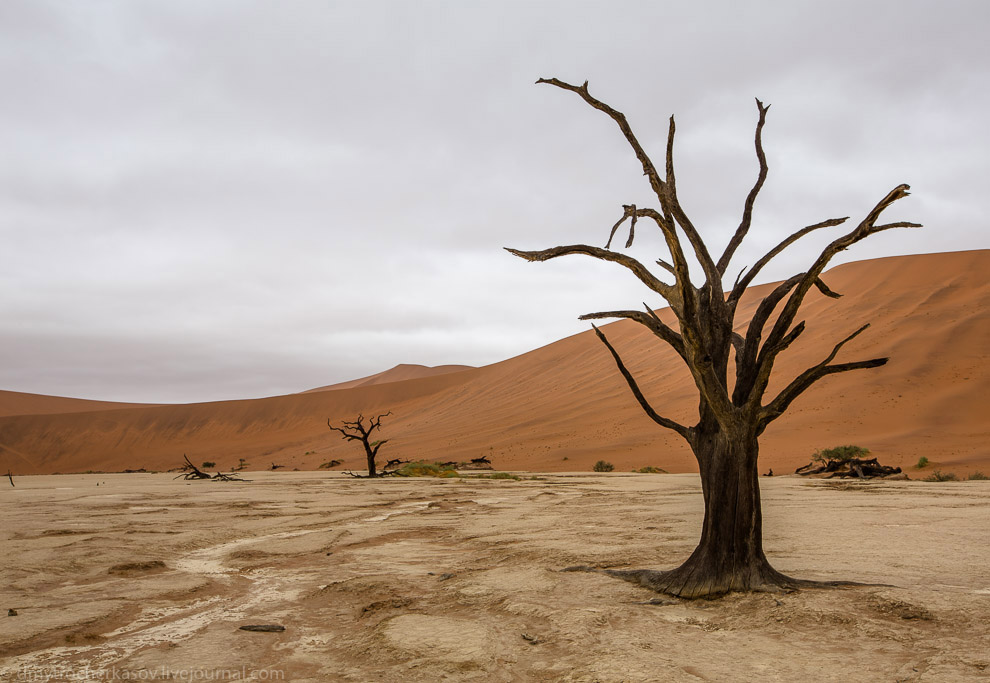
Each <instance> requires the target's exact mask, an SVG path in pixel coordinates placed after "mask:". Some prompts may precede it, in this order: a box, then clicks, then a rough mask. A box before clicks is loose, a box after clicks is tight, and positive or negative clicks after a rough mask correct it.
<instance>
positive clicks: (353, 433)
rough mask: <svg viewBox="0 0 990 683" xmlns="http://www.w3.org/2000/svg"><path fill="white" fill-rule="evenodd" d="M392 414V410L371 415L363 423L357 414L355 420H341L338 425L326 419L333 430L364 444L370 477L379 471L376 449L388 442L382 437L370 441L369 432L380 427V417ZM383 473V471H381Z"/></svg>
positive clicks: (362, 416) (349, 439) (361, 416)
mask: <svg viewBox="0 0 990 683" xmlns="http://www.w3.org/2000/svg"><path fill="white" fill-rule="evenodd" d="M391 414H392V411H391V410H390V411H388V412H387V413H384V414H382V415H379V416H378V417H372V418H370V419H369V420H368V424H367V425H366V424H365V423H364V415H363V414H361V415H358V417H357V419H356V420H352V421H350V422H348V421H346V420H345V421H343V422H342V423H341V426H340V427H334V426H333V425H332V424H330V420H327V426H328V427H330V429H332V430H333V431H335V432H340V435H341V436H342V437H343V438H344V439H346V440H348V441H360V442H361V445H362V446H364V454H365V456H366V457H367V458H368V476H369V477H371V478H374V477H377V476H379V473H378V472H377V471H376V468H375V458H376V457H377V456H378V450H379V449H380V448H381V447H382V446H384V445H385V444H386V443H388V439H382V440H380V441H372V440H371V434H372V433H373V432H374V431H375V430H376V429H381V427H382V418H383V417H388V416H389V415H391ZM382 474H384V473H382Z"/></svg>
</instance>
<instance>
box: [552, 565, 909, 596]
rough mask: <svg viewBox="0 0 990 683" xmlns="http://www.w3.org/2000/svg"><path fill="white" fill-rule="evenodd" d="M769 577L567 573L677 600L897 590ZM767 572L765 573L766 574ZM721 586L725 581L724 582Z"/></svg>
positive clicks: (776, 575)
mask: <svg viewBox="0 0 990 683" xmlns="http://www.w3.org/2000/svg"><path fill="white" fill-rule="evenodd" d="M768 569H769V570H770V572H771V573H770V574H769V575H765V576H764V577H763V580H761V581H751V582H749V583H748V585H737V584H736V585H734V582H729V583H728V585H727V586H725V587H721V586H720V585H718V584H716V582H714V581H711V580H708V581H695V582H692V581H691V580H690V574H689V576H688V578H687V579H685V577H684V572H683V566H682V567H678V568H677V569H672V570H668V571H657V570H654V569H604V568H599V567H590V566H588V565H576V566H573V567H565V568H564V569H561V570H560V571H563V572H587V573H593V574H603V575H605V576H611V577H612V578H616V579H621V580H622V581H628V582H629V583H632V584H635V585H637V586H641V587H643V588H648V589H649V590H652V591H654V592H656V593H662V594H664V595H670V596H673V597H675V598H681V599H686V600H694V599H698V598H704V599H713V598H719V597H722V596H724V595H728V594H729V593H793V592H795V591H797V590H800V589H802V588H805V589H833V588H856V587H859V588H861V587H873V588H895V587H896V586H893V585H891V584H888V583H863V582H860V581H813V580H811V579H795V578H793V577H790V576H786V575H785V574H781V573H780V572H778V571H776V570H775V569H773V568H772V567H768ZM764 573H765V572H764ZM720 583H721V582H720Z"/></svg>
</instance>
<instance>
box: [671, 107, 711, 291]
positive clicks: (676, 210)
mask: <svg viewBox="0 0 990 683" xmlns="http://www.w3.org/2000/svg"><path fill="white" fill-rule="evenodd" d="M676 129H677V127H676V126H675V124H674V117H673V116H671V117H670V124H669V126H668V128H667V182H666V184H665V186H664V190H665V192H666V194H667V202H666V203H665V205H664V209H665V210H666V211H669V213H671V214H672V215H673V216H674V219H675V220H676V221H677V224H678V225H680V226H681V230H683V231H684V234H685V235H687V238H688V242H690V243H691V246H692V248H693V249H694V255H695V256H696V257H697V259H698V263H700V264H701V269H702V270H703V271H705V283H706V285H707V286H708V288H709V289H711V291H712V292H713V297H712V298H713V303H714V302H718V303H719V304H721V302H722V299H723V297H722V274H721V273H720V272H719V271H718V268H717V267H716V266H715V262H714V261H713V260H712V256H711V254H710V253H709V252H708V245H706V244H705V241H704V240H703V239H701V235H700V234H699V233H698V230H697V228H695V227H694V223H692V222H691V219H690V218H688V216H687V213H685V211H684V209H683V207H682V206H681V202H680V200H679V199H678V198H677V179H676V178H675V176H674V133H675V131H676ZM661 201H662V200H661ZM684 277H685V278H686V279H687V281H688V283H690V276H689V275H688V274H687V273H686V272H685V273H684ZM678 279H680V276H679V278H678Z"/></svg>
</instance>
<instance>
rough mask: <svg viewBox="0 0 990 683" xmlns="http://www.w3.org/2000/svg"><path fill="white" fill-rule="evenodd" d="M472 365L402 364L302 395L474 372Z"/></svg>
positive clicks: (305, 392) (318, 388)
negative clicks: (430, 365) (464, 371)
mask: <svg viewBox="0 0 990 683" xmlns="http://www.w3.org/2000/svg"><path fill="white" fill-rule="evenodd" d="M473 369H474V368H473V367H472V366H470V365H437V366H434V367H429V366H427V365H415V364H410V363H400V364H399V365H396V366H395V367H394V368H392V369H390V370H385V371H384V372H379V373H377V374H374V375H368V376H367V377H361V378H360V379H352V380H350V381H349V382H338V383H337V384H330V385H328V386H325V387H317V388H316V389H309V390H307V391H304V392H302V393H304V394H311V393H313V392H315V391H339V390H340V389H353V388H355V387H366V386H370V385H372V384H388V383H389V382H403V381H405V380H407V379H420V378H422V377H433V376H434V375H446V374H447V373H450V372H460V371H461V370H473Z"/></svg>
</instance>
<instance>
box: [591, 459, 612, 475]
mask: <svg viewBox="0 0 990 683" xmlns="http://www.w3.org/2000/svg"><path fill="white" fill-rule="evenodd" d="M591 469H592V470H593V471H595V472H611V471H612V470H614V469H615V465H613V464H612V463H610V462H605V461H604V460H599V461H598V462H596V463H595V466H594V467H592V468H591Z"/></svg>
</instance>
